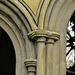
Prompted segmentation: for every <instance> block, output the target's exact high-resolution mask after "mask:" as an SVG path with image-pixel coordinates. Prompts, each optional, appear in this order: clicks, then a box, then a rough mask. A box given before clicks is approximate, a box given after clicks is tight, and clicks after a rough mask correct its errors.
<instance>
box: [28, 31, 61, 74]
mask: <svg viewBox="0 0 75 75" xmlns="http://www.w3.org/2000/svg"><path fill="white" fill-rule="evenodd" d="M28 36H29V38H31V39H32V40H36V43H37V64H36V66H37V72H36V73H37V75H53V71H52V68H53V65H52V64H53V55H52V54H53V53H52V52H53V51H52V50H53V45H54V42H55V41H57V40H58V39H59V37H60V35H59V33H56V32H51V31H47V30H34V31H32V32H31V33H29V35H28ZM36 66H35V67H36ZM29 75H34V74H29ZM56 75H57V74H56Z"/></svg>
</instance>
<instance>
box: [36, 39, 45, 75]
mask: <svg viewBox="0 0 75 75" xmlns="http://www.w3.org/2000/svg"><path fill="white" fill-rule="evenodd" d="M45 40H46V39H45V38H39V39H38V40H37V75H45V69H46V68H45Z"/></svg>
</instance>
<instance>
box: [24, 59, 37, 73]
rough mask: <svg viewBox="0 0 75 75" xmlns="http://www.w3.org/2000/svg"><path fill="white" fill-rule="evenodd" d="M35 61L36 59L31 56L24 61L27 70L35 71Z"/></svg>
mask: <svg viewBox="0 0 75 75" xmlns="http://www.w3.org/2000/svg"><path fill="white" fill-rule="evenodd" d="M36 63H37V60H36V59H33V58H30V59H27V60H26V61H25V62H24V64H25V66H26V67H27V70H28V72H36V69H35V68H36Z"/></svg>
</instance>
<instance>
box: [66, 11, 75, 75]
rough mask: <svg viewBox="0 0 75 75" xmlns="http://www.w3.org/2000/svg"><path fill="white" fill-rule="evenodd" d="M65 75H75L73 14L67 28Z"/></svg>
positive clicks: (74, 19)
mask: <svg viewBox="0 0 75 75" xmlns="http://www.w3.org/2000/svg"><path fill="white" fill-rule="evenodd" d="M66 39H67V43H66V75H75V12H74V13H73V15H72V17H71V19H70V21H69V24H68V27H67V37H66Z"/></svg>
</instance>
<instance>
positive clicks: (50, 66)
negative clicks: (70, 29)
mask: <svg viewBox="0 0 75 75" xmlns="http://www.w3.org/2000/svg"><path fill="white" fill-rule="evenodd" d="M46 45H47V63H46V64H47V74H46V75H53V45H54V40H53V39H48V41H47V44H46Z"/></svg>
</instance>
